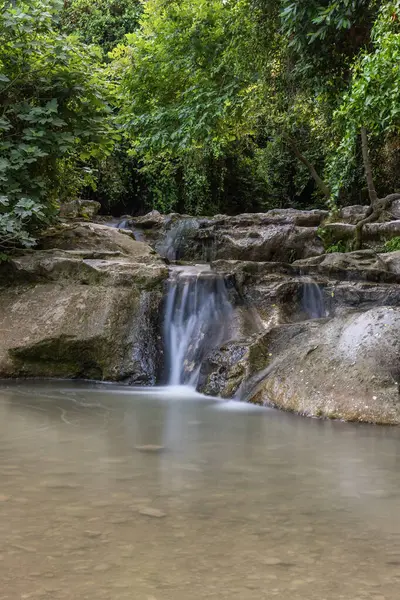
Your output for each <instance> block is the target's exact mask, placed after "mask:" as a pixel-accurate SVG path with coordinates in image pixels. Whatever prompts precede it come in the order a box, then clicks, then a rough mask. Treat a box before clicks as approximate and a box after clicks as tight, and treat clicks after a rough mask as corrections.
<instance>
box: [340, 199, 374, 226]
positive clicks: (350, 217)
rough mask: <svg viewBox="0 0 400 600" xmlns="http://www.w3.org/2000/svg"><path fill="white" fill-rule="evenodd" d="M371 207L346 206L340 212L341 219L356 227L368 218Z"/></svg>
mask: <svg viewBox="0 0 400 600" xmlns="http://www.w3.org/2000/svg"><path fill="white" fill-rule="evenodd" d="M368 208H369V206H364V205H360V204H357V205H354V206H344V207H343V208H342V209H341V210H340V217H341V218H342V219H343V221H344V222H345V223H350V224H351V225H355V223H358V221H361V219H364V218H365V217H366V216H367V211H368Z"/></svg>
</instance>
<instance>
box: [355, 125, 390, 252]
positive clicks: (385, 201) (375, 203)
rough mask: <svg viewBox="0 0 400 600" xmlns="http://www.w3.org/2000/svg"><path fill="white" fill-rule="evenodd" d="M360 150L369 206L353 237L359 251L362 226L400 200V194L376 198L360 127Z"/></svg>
mask: <svg viewBox="0 0 400 600" xmlns="http://www.w3.org/2000/svg"><path fill="white" fill-rule="evenodd" d="M361 149H362V156H363V163H364V171H365V178H366V180H367V186H368V194H369V200H370V206H369V208H368V211H367V214H366V216H365V217H364V219H361V221H358V223H357V224H356V230H355V235H354V248H355V250H360V249H361V247H362V233H363V228H364V225H367V223H372V222H374V221H377V220H378V219H379V217H380V216H381V214H382V213H383V211H384V210H386V209H387V208H388V207H389V206H390V205H391V204H392V202H393V201H394V200H398V199H400V194H389V195H388V196H385V197H384V198H378V194H377V193H376V189H375V185H374V178H373V175H372V167H371V158H370V155H369V149H368V136H367V130H366V128H365V127H361Z"/></svg>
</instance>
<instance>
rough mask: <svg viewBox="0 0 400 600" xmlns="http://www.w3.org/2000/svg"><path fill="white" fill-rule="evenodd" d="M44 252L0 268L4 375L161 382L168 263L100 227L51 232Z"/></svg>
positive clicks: (69, 227)
mask: <svg viewBox="0 0 400 600" xmlns="http://www.w3.org/2000/svg"><path fill="white" fill-rule="evenodd" d="M42 247H44V248H46V249H43V250H38V251H31V252H29V253H27V254H24V255H21V256H15V257H13V258H12V260H10V261H8V262H6V263H4V264H2V265H1V267H0V281H1V285H2V287H1V288H0V329H1V330H2V332H3V335H2V336H1V338H0V376H1V377H19V376H32V377H43V376H45V377H84V378H95V379H108V380H119V381H121V380H126V381H131V382H138V383H154V382H155V379H156V376H157V370H158V367H159V362H160V361H159V355H158V353H159V350H160V349H159V344H158V339H157V338H158V321H159V315H160V306H161V302H162V298H163V282H164V280H165V279H166V277H167V275H168V272H167V269H166V267H165V265H164V263H163V261H162V260H161V259H160V258H159V257H158V256H157V255H155V253H154V251H153V250H152V249H151V248H150V247H149V246H147V245H146V244H143V243H141V242H136V241H134V240H133V239H132V237H131V236H129V235H126V234H123V233H120V232H119V231H118V230H115V229H113V228H110V227H105V226H102V225H95V224H85V223H79V224H76V225H66V226H64V227H62V228H60V229H58V230H54V231H52V232H49V233H48V235H47V236H45V238H44V239H43V242H42Z"/></svg>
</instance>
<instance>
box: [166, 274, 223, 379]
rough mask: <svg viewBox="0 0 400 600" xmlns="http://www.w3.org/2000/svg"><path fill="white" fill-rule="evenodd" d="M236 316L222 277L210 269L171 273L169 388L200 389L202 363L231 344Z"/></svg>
mask: <svg viewBox="0 0 400 600" xmlns="http://www.w3.org/2000/svg"><path fill="white" fill-rule="evenodd" d="M233 316H234V308H233V306H232V304H231V302H230V300H229V295H228V290H227V287H226V285H225V281H224V278H223V277H222V276H221V275H219V274H218V273H215V272H213V271H211V269H210V267H209V266H206V265H201V266H197V265H196V266H190V267H174V268H172V269H171V271H170V278H169V281H168V290H167V298H166V307H165V315H164V349H165V356H166V368H167V374H168V383H169V385H188V386H192V387H195V386H196V384H197V382H198V378H199V373H200V367H201V363H202V361H203V360H204V359H205V358H206V356H207V354H208V353H209V352H210V351H211V350H213V349H214V348H217V347H218V346H220V345H221V344H222V343H223V342H224V341H226V340H227V337H228V335H229V330H230V325H231V323H232V320H233Z"/></svg>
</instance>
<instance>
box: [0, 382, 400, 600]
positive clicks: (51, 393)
mask: <svg viewBox="0 0 400 600" xmlns="http://www.w3.org/2000/svg"><path fill="white" fill-rule="evenodd" d="M399 467H400V438H399V429H398V428H383V427H373V426H360V425H358V426H356V425H350V424H343V423H337V422H329V421H317V420H309V419H303V418H299V417H295V416H293V415H288V414H284V413H281V412H277V411H274V410H267V409H258V408H252V407H249V406H246V405H243V404H237V403H232V402H222V401H218V400H214V399H209V398H208V399H205V398H203V397H200V396H194V395H193V394H191V393H190V392H189V391H188V390H182V389H178V390H176V389H172V390H169V391H165V390H164V391H163V390H158V391H157V390H147V391H146V390H135V389H132V388H121V387H117V386H111V385H108V386H107V385H95V384H78V383H71V382H52V383H40V382H34V383H32V382H25V383H12V384H10V383H3V384H1V385H0V483H1V486H0V541H1V547H0V599H1V600H6V599H7V600H19V599H30V598H32V599H51V600H58V599H68V600H69V599H70V600H85V599H87V600H101V599H107V600H123V599H124V600H125V599H129V600H205V599H207V600H208V599H210V600H211V599H218V600H262V599H269V598H277V599H279V600H338V599H345V600H364V599H369V600H384V599H386V600H398V598H399V597H400V471H399Z"/></svg>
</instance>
